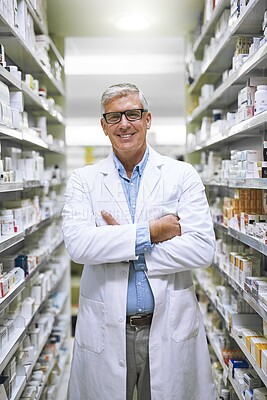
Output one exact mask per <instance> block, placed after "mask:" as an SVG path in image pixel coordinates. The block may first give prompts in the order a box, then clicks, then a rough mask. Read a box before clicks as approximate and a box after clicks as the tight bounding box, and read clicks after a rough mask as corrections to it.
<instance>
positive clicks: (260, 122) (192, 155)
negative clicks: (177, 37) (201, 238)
mask: <svg viewBox="0 0 267 400" xmlns="http://www.w3.org/2000/svg"><path fill="white" fill-rule="evenodd" d="M204 4H205V1H203V9H204ZM230 7H231V1H230V0H220V1H218V2H216V6H215V8H214V9H213V11H212V14H211V19H210V20H209V21H207V22H206V23H205V24H203V25H202V27H201V29H197V30H196V32H197V34H196V37H195V41H193V42H191V43H190V46H189V47H190V51H191V53H190V54H189V55H188V57H187V61H188V62H189V63H190V62H192V60H196V61H195V62H196V63H199V62H201V61H202V63H201V66H200V67H199V68H200V71H199V73H198V74H196V76H194V77H193V78H194V79H191V81H190V84H189V85H188V87H187V94H188V99H189V106H188V108H189V110H188V113H187V116H186V124H187V134H188V142H187V154H186V160H187V161H189V162H191V163H193V164H200V159H201V153H202V156H203V153H204V154H205V157H206V159H207V155H208V153H209V152H214V153H215V154H217V153H220V154H222V158H223V159H227V158H228V159H230V150H231V149H233V150H238V149H241V150H244V149H253V150H260V149H262V143H263V140H266V133H267V111H264V112H262V113H260V114H257V115H254V116H252V117H251V118H248V119H245V120H243V121H241V122H238V123H228V125H227V124H225V126H224V129H223V130H222V131H221V133H218V134H217V135H215V134H214V135H210V136H209V135H206V138H205V139H203V140H201V139H198V140H195V141H194V140H192V137H194V136H193V135H196V134H199V132H200V129H201V124H202V119H203V117H209V118H212V110H214V109H222V110H224V111H225V114H226V112H228V111H232V112H234V111H236V110H237V99H238V93H239V92H240V90H241V89H242V88H244V87H245V86H246V85H247V82H248V79H249V78H250V77H255V76H256V77H266V76H267V68H266V65H267V40H266V41H265V43H264V42H262V43H261V46H260V47H259V48H258V50H256V51H255V52H254V53H251V54H250V55H249V56H248V57H247V59H246V60H245V61H244V63H243V64H242V65H241V66H240V67H239V68H236V69H234V68H233V67H232V60H233V56H234V52H235V49H236V40H237V37H239V36H246V37H253V36H254V37H255V36H256V37H259V36H261V37H262V36H263V32H262V23H263V19H264V12H265V10H267V1H265V0H263V1H260V0H250V1H249V2H248V4H247V6H246V7H245V9H244V10H243V12H242V13H241V14H240V15H239V17H238V18H237V19H236V21H235V22H234V23H232V24H229V25H228V27H227V28H226V27H225V29H224V30H223V34H222V36H221V37H220V40H219V42H216V46H214V51H213V53H209V54H211V56H210V58H209V59H207V57H206V55H205V54H207V53H205V52H206V46H207V45H208V44H209V43H210V40H211V38H213V37H215V32H216V24H217V23H218V21H219V20H220V17H221V15H222V14H223V12H224V10H225V9H227V8H228V9H230ZM204 57H206V59H204ZM198 65H199V64H198ZM231 68H232V69H231ZM188 70H190V69H189V68H188ZM225 70H227V71H229V73H228V74H226V75H224V76H225V77H224V78H223V73H224V71H225ZM204 84H210V85H214V91H213V93H212V94H211V95H210V96H209V97H208V98H204V99H202V98H201V99H200V101H199V104H198V103H197V101H196V99H197V97H198V96H199V97H200V96H201V88H202V86H203V85H204ZM190 104H193V107H194V108H193V109H192V105H190ZM200 137H202V136H200ZM204 137H205V135H204ZM203 158H204V157H202V159H203ZM198 167H200V165H199V166H198ZM204 184H205V186H206V189H207V195H208V198H210V201H213V200H214V197H216V196H220V195H222V196H227V195H228V194H227V193H232V192H233V190H235V189H246V190H247V189H260V190H262V191H264V190H266V189H267V180H266V178H265V179H261V178H259V179H233V178H231V177H229V179H226V180H224V181H222V180H220V179H219V178H218V176H216V174H215V176H213V177H210V178H208V179H206V180H205V181H204ZM228 196H230V195H228ZM230 197H231V196H230ZM214 228H215V233H216V235H217V236H218V237H221V236H222V235H223V236H224V237H226V238H228V239H229V238H232V240H234V241H235V243H236V244H238V243H239V244H244V245H245V246H247V248H248V249H253V251H256V252H257V254H258V255H259V257H261V259H262V269H263V271H262V274H263V275H267V271H266V256H267V245H266V244H265V243H263V242H262V241H260V240H257V239H256V238H255V237H252V236H250V235H247V234H245V233H243V232H241V231H239V230H238V229H235V228H233V225H230V226H229V227H226V226H224V225H221V224H218V223H214ZM229 240H230V239H229ZM212 271H214V273H215V272H216V273H217V274H219V276H220V280H221V281H222V282H223V283H222V285H224V286H227V287H230V288H231V290H232V291H234V293H236V295H237V296H240V298H241V299H243V301H245V302H246V303H248V304H249V306H250V307H251V308H252V309H253V310H254V312H255V313H256V314H258V315H259V316H260V317H261V318H262V320H263V321H264V322H266V321H267V307H266V306H265V304H263V303H261V302H260V301H257V300H256V299H255V298H254V297H253V296H252V295H251V294H250V293H248V292H246V291H245V290H244V289H243V288H242V287H241V285H240V284H239V283H238V282H237V281H236V280H235V279H234V278H233V277H232V276H229V275H228V273H227V271H225V270H223V269H221V268H220V267H219V265H217V264H214V265H213V266H212ZM211 275H212V274H211ZM195 277H196V280H197V282H198V285H199V286H200V287H202V290H203V291H204V293H205V295H206V296H207V297H208V298H209V301H210V303H211V304H212V305H213V308H214V309H216V310H217V312H218V314H219V315H220V316H221V318H222V320H223V321H224V326H225V327H226V328H227V329H228V330H229V335H230V337H231V339H232V340H234V342H235V344H236V345H237V346H238V347H239V348H240V349H241V350H242V352H243V354H244V357H245V358H247V360H248V361H249V364H250V365H251V366H252V367H253V369H254V370H255V371H256V372H257V374H258V375H259V377H260V379H261V380H262V382H263V384H264V385H265V386H267V375H266V374H265V373H264V372H263V370H262V369H261V368H260V367H259V366H258V364H257V363H256V361H255V360H254V359H253V357H252V356H251V354H250V352H249V351H248V350H247V348H246V346H245V345H244V343H243V342H242V340H241V339H240V338H239V337H238V336H237V335H236V333H235V332H234V330H233V329H232V326H231V324H229V321H227V320H225V317H224V312H223V311H222V308H221V306H220V304H219V302H218V299H217V298H216V297H215V295H214V293H212V287H213V286H211V285H212V282H211V281H207V280H205V274H202V273H197V274H196V276H195ZM214 285H216V283H215V284H214ZM214 290H215V291H216V287H215V286H214ZM207 336H208V338H209V339H210V340H209V341H210V344H211V346H212V347H213V350H214V352H215V354H216V355H217V357H218V360H219V361H220V363H221V364H222V366H223V368H224V369H225V365H224V363H223V360H222V357H221V354H220V351H218V348H217V347H216V345H215V344H214V341H213V340H212V335H211V334H210V333H209V332H207ZM226 375H227V379H228V381H229V382H230V384H231V385H232V387H233V388H234V390H235V392H236V395H237V396H238V398H239V399H240V400H244V397H243V395H242V393H240V391H239V389H238V387H237V385H236V382H235V380H234V379H233V378H232V377H231V376H230V375H229V373H228V372H227V373H226Z"/></svg>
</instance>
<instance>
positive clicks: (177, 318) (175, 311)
mask: <svg viewBox="0 0 267 400" xmlns="http://www.w3.org/2000/svg"><path fill="white" fill-rule="evenodd" d="M169 294H170V324H171V337H172V339H173V340H174V341H175V342H177V343H180V342H185V341H187V340H188V339H191V338H193V337H195V336H197V335H198V332H199V308H198V304H197V299H196V296H195V290H194V286H193V285H192V286H190V287H189V288H187V289H182V290H170V292H169Z"/></svg>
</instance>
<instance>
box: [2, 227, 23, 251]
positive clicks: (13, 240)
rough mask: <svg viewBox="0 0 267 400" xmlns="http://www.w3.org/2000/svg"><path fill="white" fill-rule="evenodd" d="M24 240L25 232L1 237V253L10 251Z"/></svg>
mask: <svg viewBox="0 0 267 400" xmlns="http://www.w3.org/2000/svg"><path fill="white" fill-rule="evenodd" d="M22 240H24V232H20V233H17V234H15V235H10V236H1V237H0V253H2V252H3V251H5V250H7V249H9V248H10V247H13V246H15V245H16V244H17V243H19V242H21V241H22Z"/></svg>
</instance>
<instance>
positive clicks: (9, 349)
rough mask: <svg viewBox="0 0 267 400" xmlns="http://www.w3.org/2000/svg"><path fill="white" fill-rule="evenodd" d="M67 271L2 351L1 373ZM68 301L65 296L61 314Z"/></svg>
mask: <svg viewBox="0 0 267 400" xmlns="http://www.w3.org/2000/svg"><path fill="white" fill-rule="evenodd" d="M66 269H67V268H65V270H63V271H62V273H61V276H60V277H59V279H58V281H57V282H56V284H55V285H54V287H53V288H52V290H51V291H50V292H49V293H48V294H47V296H46V297H45V299H44V300H43V302H42V303H41V304H40V305H39V306H38V307H37V308H36V309H35V312H34V314H33V315H32V317H31V318H30V319H28V320H24V321H23V322H24V326H22V327H17V328H15V332H14V333H13V336H12V337H11V338H10V340H9V341H8V343H6V344H5V345H4V346H3V347H2V348H1V350H0V368H1V371H3V370H4V368H5V367H6V366H7V365H8V363H9V362H10V360H11V359H12V357H13V356H14V354H15V353H16V351H17V350H18V348H19V346H20V345H21V343H22V342H23V340H24V338H25V337H26V335H27V332H28V329H29V327H30V325H31V324H32V322H33V321H34V318H35V317H36V315H37V314H38V313H39V312H40V311H41V310H42V308H43V307H44V306H45V304H46V302H47V301H48V299H49V298H50V297H51V296H52V295H53V293H54V292H55V291H56V290H57V287H58V286H59V284H60V282H61V279H62V278H63V275H64V272H66ZM66 299H67V294H66V296H64V301H63V302H62V305H61V307H60V309H59V312H60V311H61V310H62V308H63V306H64V304H65V301H66ZM17 318H18V319H22V317H17ZM51 330H52V326H51V327H50V329H48V331H47V334H46V335H45V336H44V338H43V342H42V344H41V345H40V346H39V347H38V352H37V354H36V360H35V362H36V361H37V359H38V357H39V355H40V353H41V351H42V349H43V347H44V345H45V344H46V342H47V339H48V337H49V335H50V333H51ZM35 362H34V363H33V365H34V364H35ZM30 373H31V371H29V373H28V375H30Z"/></svg>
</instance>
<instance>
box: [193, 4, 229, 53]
mask: <svg viewBox="0 0 267 400" xmlns="http://www.w3.org/2000/svg"><path fill="white" fill-rule="evenodd" d="M229 7H230V0H219V1H218V2H217V4H216V7H215V9H214V10H213V13H212V16H211V18H210V20H209V21H207V22H206V23H205V24H204V25H202V27H201V33H200V35H199V36H198V38H197V39H196V40H195V42H194V44H193V52H194V54H195V56H196V58H197V59H199V58H202V56H203V50H204V46H205V45H206V44H207V42H208V40H209V39H210V38H211V37H213V36H214V35H215V26H216V24H217V22H218V20H219V18H220V16H221V14H222V12H223V10H224V9H225V8H229Z"/></svg>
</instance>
